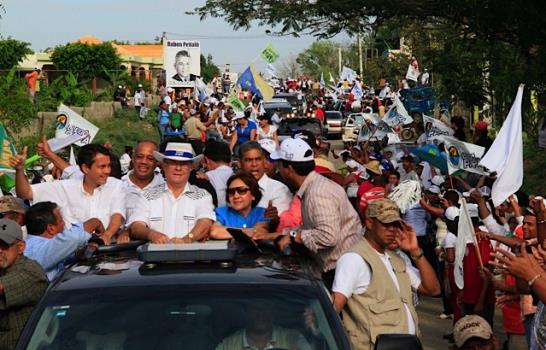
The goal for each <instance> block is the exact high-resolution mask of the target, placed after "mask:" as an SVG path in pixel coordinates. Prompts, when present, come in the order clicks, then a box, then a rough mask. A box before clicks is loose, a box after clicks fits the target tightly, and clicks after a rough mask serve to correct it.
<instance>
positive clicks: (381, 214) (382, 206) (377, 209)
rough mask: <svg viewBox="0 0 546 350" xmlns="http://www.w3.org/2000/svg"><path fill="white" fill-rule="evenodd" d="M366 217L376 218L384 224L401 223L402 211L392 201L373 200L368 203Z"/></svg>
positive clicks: (384, 199)
mask: <svg viewBox="0 0 546 350" xmlns="http://www.w3.org/2000/svg"><path fill="white" fill-rule="evenodd" d="M366 215H367V217H369V218H376V219H377V220H379V221H381V222H382V223H384V224H389V223H391V222H395V221H400V220H401V218H400V209H399V208H398V206H397V205H396V203H395V202H393V201H392V200H390V199H387V198H379V199H374V200H371V201H370V202H369V203H368V209H367V211H366Z"/></svg>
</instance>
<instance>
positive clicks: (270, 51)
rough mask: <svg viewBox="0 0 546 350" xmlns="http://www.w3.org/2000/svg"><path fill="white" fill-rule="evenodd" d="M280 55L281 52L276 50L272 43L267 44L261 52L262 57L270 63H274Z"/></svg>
mask: <svg viewBox="0 0 546 350" xmlns="http://www.w3.org/2000/svg"><path fill="white" fill-rule="evenodd" d="M279 56H280V55H279V52H278V51H277V50H275V48H273V46H271V44H267V46H266V47H265V48H264V49H263V50H262V52H260V57H261V58H263V60H264V61H266V62H267V63H269V64H272V63H274V62H275V61H276V60H277V59H278V58H279Z"/></svg>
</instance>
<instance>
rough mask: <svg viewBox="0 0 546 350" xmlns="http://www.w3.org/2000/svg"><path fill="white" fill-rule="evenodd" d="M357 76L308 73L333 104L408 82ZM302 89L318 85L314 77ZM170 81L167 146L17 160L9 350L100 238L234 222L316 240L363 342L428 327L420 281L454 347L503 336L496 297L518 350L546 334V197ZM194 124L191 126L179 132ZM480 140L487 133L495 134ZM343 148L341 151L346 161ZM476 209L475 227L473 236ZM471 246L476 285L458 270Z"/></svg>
mask: <svg viewBox="0 0 546 350" xmlns="http://www.w3.org/2000/svg"><path fill="white" fill-rule="evenodd" d="M344 84H346V82H345V81H342V82H341V83H340V84H339V86H338V87H337V89H339V90H338V91H337V92H335V93H333V94H332V93H324V92H321V93H319V95H314V94H313V93H312V90H313V88H312V87H313V84H310V83H306V84H305V86H310V87H309V88H307V89H308V90H309V95H312V96H313V97H309V100H308V103H309V104H310V105H312V106H313V108H314V109H315V110H326V109H328V108H329V106H332V105H333V102H337V101H338V100H341V101H342V104H343V105H344V107H343V108H347V109H348V110H362V109H364V108H367V107H368V108H370V109H371V111H372V113H373V112H374V111H375V112H377V113H382V111H381V108H380V107H382V106H385V105H386V106H388V105H389V104H390V103H391V102H390V101H391V97H392V96H393V94H395V92H393V91H391V90H390V89H387V90H386V91H383V90H381V91H380V93H379V94H377V96H376V93H375V92H374V91H373V89H367V88H366V87H365V86H360V85H359V84H360V83H359V82H358V81H357V80H355V81H354V82H351V83H350V84H346V85H347V86H346V87H344ZM355 86H359V89H360V90H361V91H363V92H362V94H360V93H358V94H355V89H354V88H355ZM293 88H295V89H299V90H301V91H302V92H305V91H303V89H302V86H301V84H300V86H296V87H293ZM385 88H388V86H385ZM285 89H288V86H286V87H285ZM165 91H166V94H165V95H164V96H163V99H162V101H161V103H160V105H159V110H158V117H157V124H158V130H159V133H160V136H161V140H162V141H163V142H162V143H161V145H158V144H157V143H156V142H154V141H151V140H142V141H140V142H138V143H137V144H136V145H131V146H134V147H130V146H128V147H126V154H124V155H123V156H122V157H121V159H119V158H118V157H116V156H115V155H114V154H113V153H112V152H111V150H110V149H109V148H106V147H104V146H103V145H100V144H88V145H85V146H83V147H81V148H80V150H79V153H78V156H77V163H78V165H77V166H74V165H70V164H69V163H68V162H67V161H66V160H65V159H63V158H62V157H60V156H59V155H58V154H56V153H55V152H53V151H52V150H51V149H50V148H49V145H48V143H47V141H46V140H45V139H44V140H43V141H42V142H41V143H40V144H38V145H37V149H38V152H39V154H40V155H41V156H42V157H43V158H44V159H46V160H48V161H49V162H51V163H52V164H53V167H54V168H55V169H56V171H52V172H54V173H55V174H58V175H57V176H56V178H55V179H53V180H52V181H49V182H42V183H32V184H31V182H29V179H28V178H27V175H26V173H25V161H26V157H27V154H26V152H25V151H23V152H21V153H20V154H19V155H16V156H14V157H12V158H11V160H10V165H11V166H12V167H13V168H15V169H16V173H15V180H16V185H15V189H14V193H12V195H6V196H4V197H3V198H2V199H1V200H0V211H1V213H2V215H3V219H1V220H0V263H1V265H0V310H1V311H0V349H4V348H5V349H10V348H13V347H14V345H15V343H16V340H17V338H18V335H19V333H20V331H21V329H22V327H23V326H24V323H25V320H26V319H27V318H28V316H29V314H30V311H31V310H32V306H33V305H34V304H35V303H36V302H37V301H38V299H39V297H40V295H41V294H42V293H43V292H44V290H45V288H46V286H47V283H48V281H52V280H54V279H55V278H56V277H57V276H59V274H60V273H61V272H62V271H63V270H64V269H65V268H66V267H67V266H69V265H70V264H72V263H73V262H75V261H77V260H78V259H85V257H86V256H87V254H88V252H89V251H90V250H93V249H95V248H96V247H97V245H98V244H107V245H109V244H113V243H125V242H128V241H130V240H148V241H150V242H152V243H157V244H163V243H180V244H191V243H193V242H202V241H206V240H209V239H229V238H230V237H231V236H230V234H229V232H228V230H227V228H228V227H237V228H240V229H241V230H242V231H243V232H244V233H245V234H246V235H248V236H249V237H250V238H252V239H253V240H255V241H261V240H272V241H274V242H275V245H276V246H277V247H278V249H279V251H281V252H286V251H287V247H299V248H301V249H303V250H305V251H306V252H307V253H308V255H309V256H310V257H311V259H313V260H314V262H315V263H316V266H317V269H318V271H319V272H320V273H321V275H322V278H323V281H324V284H325V285H326V287H327V288H328V289H329V290H330V292H331V293H332V300H333V307H334V308H335V310H336V311H337V312H339V313H340V314H341V315H342V320H343V324H344V326H345V329H346V330H347V333H348V335H349V340H350V342H351V345H352V347H353V348H354V349H373V347H374V344H375V342H376V338H377V335H379V334H382V333H403V334H412V335H416V336H419V335H420V331H419V320H418V316H417V312H416V305H417V304H418V303H419V296H421V295H427V296H441V297H442V301H443V307H444V310H443V313H442V314H441V315H439V317H440V318H444V319H446V318H452V319H453V332H449V333H450V334H446V338H448V340H450V342H451V343H454V348H455V349H478V348H479V349H495V348H496V346H497V345H498V344H497V343H498V341H499V339H498V337H497V336H496V335H494V334H493V332H492V331H491V330H492V328H493V322H494V312H495V308H496V306H498V307H500V309H501V312H502V319H503V324H502V326H503V329H504V331H505V334H506V337H507V341H506V344H505V346H506V348H507V349H510V350H513V349H514V350H515V349H528V348H529V349H544V348H546V333H545V331H544V330H545V327H544V325H545V320H546V312H545V308H544V303H545V302H546V273H545V272H544V268H545V267H544V261H545V259H546V248H545V246H544V244H545V239H546V221H545V220H546V207H545V203H546V201H544V200H543V199H542V198H541V197H539V196H537V195H525V194H523V193H522V192H518V193H517V194H516V195H513V196H510V197H509V198H508V199H507V201H506V202H505V203H503V204H501V205H500V206H497V207H495V206H493V204H492V202H491V201H490V196H491V188H492V184H493V182H494V181H495V179H494V178H491V177H488V176H481V177H477V176H473V175H472V174H466V175H465V176H464V177H463V176H461V177H459V176H448V175H447V174H446V173H442V172H441V171H440V169H437V168H436V167H435V166H434V165H432V164H430V163H429V162H428V161H426V160H424V159H419V158H418V157H417V156H416V155H415V154H412V153H411V150H409V149H407V148H405V147H399V146H397V145H394V146H393V145H388V144H387V143H386V142H385V140H378V141H370V140H367V141H364V142H357V143H352V144H346V145H345V149H343V150H342V151H338V152H335V151H332V152H331V153H330V150H329V148H328V144H327V143H325V142H323V140H321V139H320V138H318V137H317V135H314V134H313V133H312V132H308V131H301V132H298V133H297V134H295V135H292V137H289V138H286V139H284V140H283V141H282V142H279V139H278V137H277V135H276V130H275V125H274V124H275V123H274V121H275V120H277V119H275V118H272V117H266V116H265V115H264V114H263V111H260V108H259V103H258V102H259V101H258V99H252V100H251V101H250V106H249V107H248V108H246V109H245V110H244V111H242V112H235V111H234V109H233V107H232V106H231V105H229V104H228V103H227V102H226V101H225V100H223V99H220V98H219V96H214V95H213V96H211V97H209V98H207V99H205V100H203V101H201V102H199V101H197V100H195V99H193V98H190V97H188V96H181V95H178V94H177V91H175V90H172V89H171V90H170V91H169V89H167V90H165ZM321 91H323V89H321ZM137 93H138V91H137ZM379 95H382V97H381V98H380V97H379ZM137 107H139V106H137V105H136V103H135V108H137ZM277 117H278V116H277ZM455 120H457V119H455ZM452 121H453V120H452ZM456 123H459V122H456ZM456 123H455V124H454V125H453V127H454V128H457V127H458V128H459V137H461V138H462V137H465V136H464V135H466V133H467V130H465V128H464V125H461V124H456ZM484 128H485V130H487V124H485V125H484V124H483V123H482V124H480V125H477V126H476V128H475V129H476V130H482V131H483V130H484ZM182 129H183V130H184V131H185V133H184V139H183V140H179V139H178V138H179V136H177V135H176V137H175V138H174V139H172V138H170V137H169V133H171V132H172V131H173V130H174V131H178V130H182ZM484 135H485V136H484ZM455 136H457V134H456V135H455ZM476 139H477V140H482V141H484V142H485V141H487V142H489V141H490V139H488V137H487V133H486V132H485V133H483V132H482V133H479V134H477V136H476ZM330 154H332V156H333V158H341V159H342V160H343V162H341V165H340V166H338V167H336V166H335V165H334V163H336V162H339V161H334V160H333V159H332V158H331V157H330ZM466 212H468V213H469V215H470V218H471V222H472V227H473V230H474V232H472V234H474V235H475V237H476V240H472V241H469V242H464V245H463V246H461V245H459V244H457V241H458V236H459V235H460V229H459V227H460V225H459V220H462V217H463V216H464V215H465V214H466ZM301 249H300V250H301ZM458 256H460V257H462V266H463V269H462V271H463V272H462V279H463V282H464V288H459V286H460V283H457V281H456V280H457V275H458V272H459V271H458V266H457V262H456V260H457V257H458ZM228 343H229V342H227V341H226V342H224V345H223V348H226V344H228Z"/></svg>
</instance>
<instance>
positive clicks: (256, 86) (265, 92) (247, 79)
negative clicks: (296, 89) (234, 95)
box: [237, 66, 275, 102]
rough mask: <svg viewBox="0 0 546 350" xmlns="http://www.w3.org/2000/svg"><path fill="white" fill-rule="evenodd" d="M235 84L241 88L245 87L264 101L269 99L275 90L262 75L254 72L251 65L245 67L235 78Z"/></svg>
mask: <svg viewBox="0 0 546 350" xmlns="http://www.w3.org/2000/svg"><path fill="white" fill-rule="evenodd" d="M237 84H239V85H241V87H242V88H244V89H247V90H250V91H252V92H253V93H255V94H256V95H258V96H260V97H261V98H263V100H264V101H266V102H267V101H269V100H271V98H272V97H273V95H274V93H275V91H274V90H273V88H272V87H271V86H269V85H268V84H267V83H266V82H265V81H264V80H263V79H262V77H261V76H260V75H259V74H258V73H256V71H255V70H254V68H253V67H252V66H250V67H248V68H247V69H245V71H244V72H243V74H241V76H240V77H239V79H238V80H237Z"/></svg>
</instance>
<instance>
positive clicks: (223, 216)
mask: <svg viewBox="0 0 546 350" xmlns="http://www.w3.org/2000/svg"><path fill="white" fill-rule="evenodd" d="M216 221H217V222H219V223H220V224H222V225H224V226H229V227H241V228H252V227H254V226H255V225H256V224H257V223H258V222H262V221H267V220H266V218H265V209H264V208H260V207H254V208H252V210H251V211H250V213H248V215H247V216H246V217H244V216H242V215H241V214H239V213H238V212H237V211H236V210H234V209H232V208H231V207H220V208H216Z"/></svg>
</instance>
